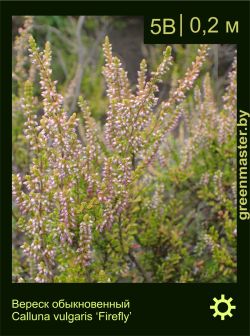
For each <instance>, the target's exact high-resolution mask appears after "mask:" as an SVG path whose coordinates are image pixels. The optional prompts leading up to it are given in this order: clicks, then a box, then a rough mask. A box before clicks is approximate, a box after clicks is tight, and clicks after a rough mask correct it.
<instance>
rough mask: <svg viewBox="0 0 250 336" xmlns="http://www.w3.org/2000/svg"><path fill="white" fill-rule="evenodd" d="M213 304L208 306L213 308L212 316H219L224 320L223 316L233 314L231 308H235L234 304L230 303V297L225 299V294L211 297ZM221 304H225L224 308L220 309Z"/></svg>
mask: <svg viewBox="0 0 250 336" xmlns="http://www.w3.org/2000/svg"><path fill="white" fill-rule="evenodd" d="M213 300H214V302H215V304H214V305H213V306H210V309H214V314H213V317H216V316H218V315H219V316H220V318H221V320H225V316H229V317H232V316H233V314H232V313H231V310H232V309H236V306H233V305H231V302H232V301H233V299H232V298H231V297H230V298H229V299H228V300H227V299H225V295H224V294H221V298H220V299H217V298H213ZM221 306H225V307H226V309H223V311H221V310H220V309H221Z"/></svg>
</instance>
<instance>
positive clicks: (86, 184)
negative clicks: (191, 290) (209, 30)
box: [13, 26, 236, 282]
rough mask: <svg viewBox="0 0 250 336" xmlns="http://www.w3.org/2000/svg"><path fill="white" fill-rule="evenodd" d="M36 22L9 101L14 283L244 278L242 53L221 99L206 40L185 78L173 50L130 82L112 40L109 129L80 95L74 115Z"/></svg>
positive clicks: (106, 72) (24, 37) (24, 39)
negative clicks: (240, 251) (239, 132)
mask: <svg viewBox="0 0 250 336" xmlns="http://www.w3.org/2000/svg"><path fill="white" fill-rule="evenodd" d="M29 29H30V28H29V26H28V27H27V28H26V31H24V32H23V34H21V35H20V38H19V42H20V43H23V45H24V46H25V47H26V45H27V44H28V45H29V46H27V48H28V49H29V50H28V54H29V56H28V58H26V57H27V55H26V54H25V57H24V59H23V57H20V59H23V60H22V62H23V63H22V64H20V69H21V70H20V71H21V72H20V71H19V70H18V69H17V65H16V70H15V74H18V73H20V76H19V81H18V82H19V86H20V88H19V92H18V94H17V95H16V96H15V97H13V106H14V108H13V111H15V113H13V119H14V118H16V119H15V120H16V123H15V125H19V128H18V127H16V128H15V129H14V132H13V151H18V152H17V154H16V153H15V155H14V156H15V158H19V160H20V161H18V160H16V159H15V166H17V165H18V164H16V162H20V164H19V165H18V167H19V168H18V169H16V170H18V173H15V174H13V217H14V221H13V222H14V228H13V232H14V237H15V235H19V236H20V237H19V241H20V247H19V246H17V247H16V248H15V249H14V250H13V260H14V262H13V279H14V280H13V281H18V282H234V281H236V191H235V189H236V183H235V180H236V157H235V146H236V136H235V135H236V134H235V132H236V128H235V126H236V58H235V60H234V62H233V64H232V67H231V71H230V73H229V76H228V81H227V85H226V88H225V92H224V94H223V98H222V99H221V101H220V102H219V104H218V103H217V102H216V99H215V98H214V89H213V83H212V81H211V79H210V75H209V73H208V72H206V71H205V69H206V64H207V62H210V61H209V60H208V49H209V48H208V46H207V45H200V47H199V48H198V50H196V52H195V57H194V59H193V60H192V61H191V62H190V64H189V65H188V68H187V69H186V70H185V71H183V73H181V77H180V78H177V75H178V71H177V70H176V69H177V68H176V65H175V64H173V63H174V60H173V57H172V55H171V47H167V48H166V49H165V50H164V51H163V54H162V56H161V60H160V62H159V63H158V65H157V67H156V68H155V70H154V71H151V73H149V71H148V65H147V62H146V60H142V61H141V63H140V69H139V71H138V80H137V85H136V87H135V88H134V87H132V86H131V85H130V82H129V80H128V75H127V72H126V71H125V70H124V67H123V66H122V64H121V61H120V60H119V58H118V57H116V56H114V55H113V52H112V46H111V44H110V42H109V39H108V37H106V38H105V41H104V43H103V57H104V66H103V69H102V73H103V76H104V79H105V83H106V84H105V85H106V87H105V89H106V97H105V98H104V103H103V105H102V106H105V107H107V111H106V117H105V123H104V125H103V124H102V123H101V122H100V120H99V118H94V117H93V116H92V113H91V106H92V104H89V103H88V102H87V101H86V100H85V99H84V98H83V96H81V95H80V96H79V98H78V105H76V106H74V107H75V112H74V113H71V106H72V100H71V98H72V97H71V94H72V95H73V96H74V95H75V93H74V94H73V93H72V92H73V91H74V87H73V86H72V90H71V91H70V92H71V94H70V95H68V96H67V94H64V93H65V89H64V88H61V90H60V88H58V84H57V81H55V79H54V77H53V72H52V65H53V62H52V53H51V46H50V43H49V42H46V44H45V47H44V49H39V47H38V46H37V43H36V41H35V39H34V38H33V37H32V36H31V35H30V34H29V33H30V31H29ZM18 50H19V49H18ZM23 50H24V49H23ZM29 59H30V61H31V65H29V66H26V67H25V66H24V62H25V64H26V63H27V64H29ZM100 60H102V56H100ZM16 64H18V60H17V63H16ZM173 68H174V69H173ZM18 71H19V72H18ZM22 71H23V73H22ZM21 73H22V75H21ZM35 74H36V75H35ZM21 76H22V77H21ZM37 76H39V87H38V85H37V80H36V78H37ZM167 76H170V77H171V78H172V80H171V81H170V83H171V89H170V91H169V94H168V96H167V97H166V98H164V99H160V97H159V86H160V85H162V82H164V80H165V79H166V77H167ZM100 83H102V81H100V82H99V83H98V85H99V84H100ZM84 85H85V86H87V82H85V84H84ZM99 87H101V89H100V92H103V90H104V86H102V85H101V84H100V85H99ZM83 95H84V92H83ZM64 96H66V103H65V97H64ZM100 96H101V95H99V96H98V97H99V100H100V99H101V98H100ZM94 99H95V97H94V98H93V100H94ZM68 101H70V102H71V104H69V103H67V102H68ZM15 104H17V106H18V108H15ZM73 105H74V104H73ZM97 106H99V105H98V104H95V109H96V108H97ZM22 127H23V130H21V132H20V128H22ZM15 146H16V147H15ZM16 148H17V149H16ZM13 239H14V238H13Z"/></svg>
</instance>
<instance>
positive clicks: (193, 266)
mask: <svg viewBox="0 0 250 336" xmlns="http://www.w3.org/2000/svg"><path fill="white" fill-rule="evenodd" d="M26 24H27V23H26ZM12 26H13V112H12V118H13V119H12V144H13V152H12V161H13V172H15V173H21V175H24V174H26V173H27V172H28V170H29V169H28V167H29V162H30V158H29V148H28V144H27V141H26V140H25V137H24V135H23V124H24V121H25V120H24V116H23V113H22V110H21V97H22V96H23V88H24V85H23V84H24V81H25V80H27V79H28V78H30V79H32V81H34V83H35V95H37V96H39V94H40V93H39V79H38V75H37V73H36V70H35V69H34V68H32V66H30V64H29V59H28V56H27V55H28V44H27V40H25V34H23V35H22V32H23V30H25V29H27V31H28V32H29V33H32V35H33V36H34V37H35V39H36V41H37V42H38V45H39V46H41V48H43V46H44V44H45V42H46V41H50V43H51V46H52V51H53V62H52V65H53V77H54V79H56V80H58V89H59V90H60V92H61V93H62V95H63V96H64V98H65V106H66V110H67V111H68V113H69V115H71V114H72V113H73V112H77V113H78V112H79V111H78V106H77V99H78V96H79V95H80V94H82V95H83V96H84V97H85V98H86V100H88V101H89V104H90V106H91V110H92V114H93V116H94V118H95V119H96V120H97V121H98V123H99V125H100V129H101V126H102V125H103V124H104V122H105V116H106V110H107V98H106V93H105V82H104V78H103V76H102V66H103V53H102V43H103V40H104V37H105V36H106V35H108V36H109V37H110V41H111V43H112V46H113V51H114V54H115V55H117V56H118V57H119V58H120V59H121V61H122V64H123V66H124V67H125V69H126V71H128V77H129V79H130V82H131V84H132V87H134V88H135V85H136V80H137V71H138V70H139V64H140V61H141V59H142V58H145V59H147V62H148V66H149V70H154V69H155V68H156V66H157V64H158V63H159V61H160V60H161V57H162V52H163V50H164V49H165V47H166V45H145V44H144V43H143V18H142V17H129V16H127V17H122V16H121V17H118V16H117V17H105V16H99V17H97V16H80V17H78V16H37V17H33V22H31V23H30V24H28V27H26V28H25V18H24V17H19V16H14V17H13V20H12ZM21 27H22V28H21ZM20 29H21V30H20ZM17 36H18V39H17ZM22 36H23V37H22ZM172 48H173V57H174V66H173V67H172V69H171V71H170V73H168V75H167V76H166V78H165V80H164V81H163V83H162V84H161V86H160V91H159V97H160V101H162V100H163V99H165V98H166V97H168V93H169V90H170V89H171V88H174V87H175V86H176V83H177V80H178V79H179V78H181V77H182V76H183V75H184V73H185V71H186V69H187V67H188V66H189V65H190V64H191V62H192V61H193V60H194V58H195V56H196V53H197V48H198V45H193V44H191V45H172ZM235 49H236V46H235V45H211V46H210V54H209V58H208V62H207V63H206V66H205V67H204V68H203V70H202V71H203V73H202V74H201V76H200V78H199V79H198V81H197V85H198V86H202V81H203V80H204V76H205V74H206V73H209V75H210V78H211V81H210V82H211V83H210V84H211V87H212V91H213V94H214V101H215V103H216V105H217V110H218V111H220V110H222V109H223V102H222V95H223V94H224V90H225V87H226V86H227V84H228V81H227V75H228V72H229V70H230V68H231V64H232V61H233V57H234V55H235ZM40 101H41V100H39V99H38V100H37V106H36V107H37V114H38V116H39V115H41V114H42V113H43V112H42V106H41V103H40ZM195 104H196V102H195V101H194V98H193V95H192V94H191V95H190V96H189V98H188V100H187V107H186V109H187V110H189V111H191V112H190V118H189V120H185V118H181V120H180V121H179V124H178V125H177V127H176V128H175V130H174V131H173V132H172V134H171V135H170V136H169V138H168V143H167V144H166V146H165V147H164V146H163V148H162V151H161V157H160V158H159V160H158V161H157V162H156V163H155V164H154V165H152V166H151V167H150V169H149V173H148V174H146V175H145V176H144V179H145V180H144V183H142V188H141V189H140V186H138V188H139V189H138V190H140V192H139V196H138V197H137V198H136V199H134V200H133V210H132V214H133V215H132V216H131V217H129V218H127V224H124V226H125V231H124V232H123V235H124V241H125V242H126V246H124V247H123V248H125V249H126V248H127V250H128V253H130V252H129V251H131V250H132V251H133V256H136V260H134V262H133V258H130V262H129V263H128V262H126V261H124V260H123V258H122V257H121V253H122V251H121V247H120V246H119V244H118V241H119V237H118V236H119V232H118V227H116V225H114V228H113V231H112V232H106V233H104V234H103V237H102V240H100V239H99V237H98V236H97V237H94V239H95V240H96V246H95V247H94V248H95V250H96V255H97V256H98V258H96V260H95V261H94V263H93V265H92V266H91V267H92V268H91V272H92V279H93V281H94V282H143V281H149V282H235V281H236V200H235V198H236V197H235V180H236V161H235V141H236V140H235V138H231V139H228V141H227V142H225V143H224V144H223V146H222V147H221V148H218V146H217V144H216V142H215V137H214V138H213V137H212V138H211V139H212V140H211V141H210V140H209V141H206V142H205V144H203V145H202V144H199V145H198V147H196V148H195V153H194V154H193V155H192V156H191V159H190V160H189V161H188V162H187V163H185V164H183V162H182V161H183V157H182V155H183V148H184V147H185V141H186V138H187V137H189V136H190V134H191V135H192V127H193V128H194V127H195V123H196V118H197V117H196V115H195V113H194V110H195V106H196V105H195ZM218 113H219V112H218ZM234 126H235V125H232V127H234ZM208 127H209V125H208ZM79 132H81V129H80V130H79ZM201 136H202V135H201ZM216 176H217V178H216ZM145 181H146V183H145ZM218 181H219V182H218ZM218 186H219V187H220V189H218V188H219V187H218ZM17 220H18V212H17V210H16V208H15V204H13V221H12V225H13V281H27V282H28V281H29V274H28V272H29V271H28V265H27V260H26V258H25V257H24V256H23V254H22V251H21V249H20V246H21V245H22V243H23V235H22V233H21V232H20V231H19V228H18V227H17V226H16V222H17ZM67 263H70V260H64V261H61V264H62V265H64V264H65V265H64V266H65V267H64V269H65V271H64V272H63V271H62V272H61V274H60V275H58V277H57V278H56V281H58V282H79V276H78V274H79V272H80V270H79V269H78V268H77V267H74V269H73V268H71V269H70V271H69V267H68V265H66V264H67ZM29 267H30V265H29ZM20 279H21V280H20ZM82 281H87V280H86V279H85V280H84V277H82Z"/></svg>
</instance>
